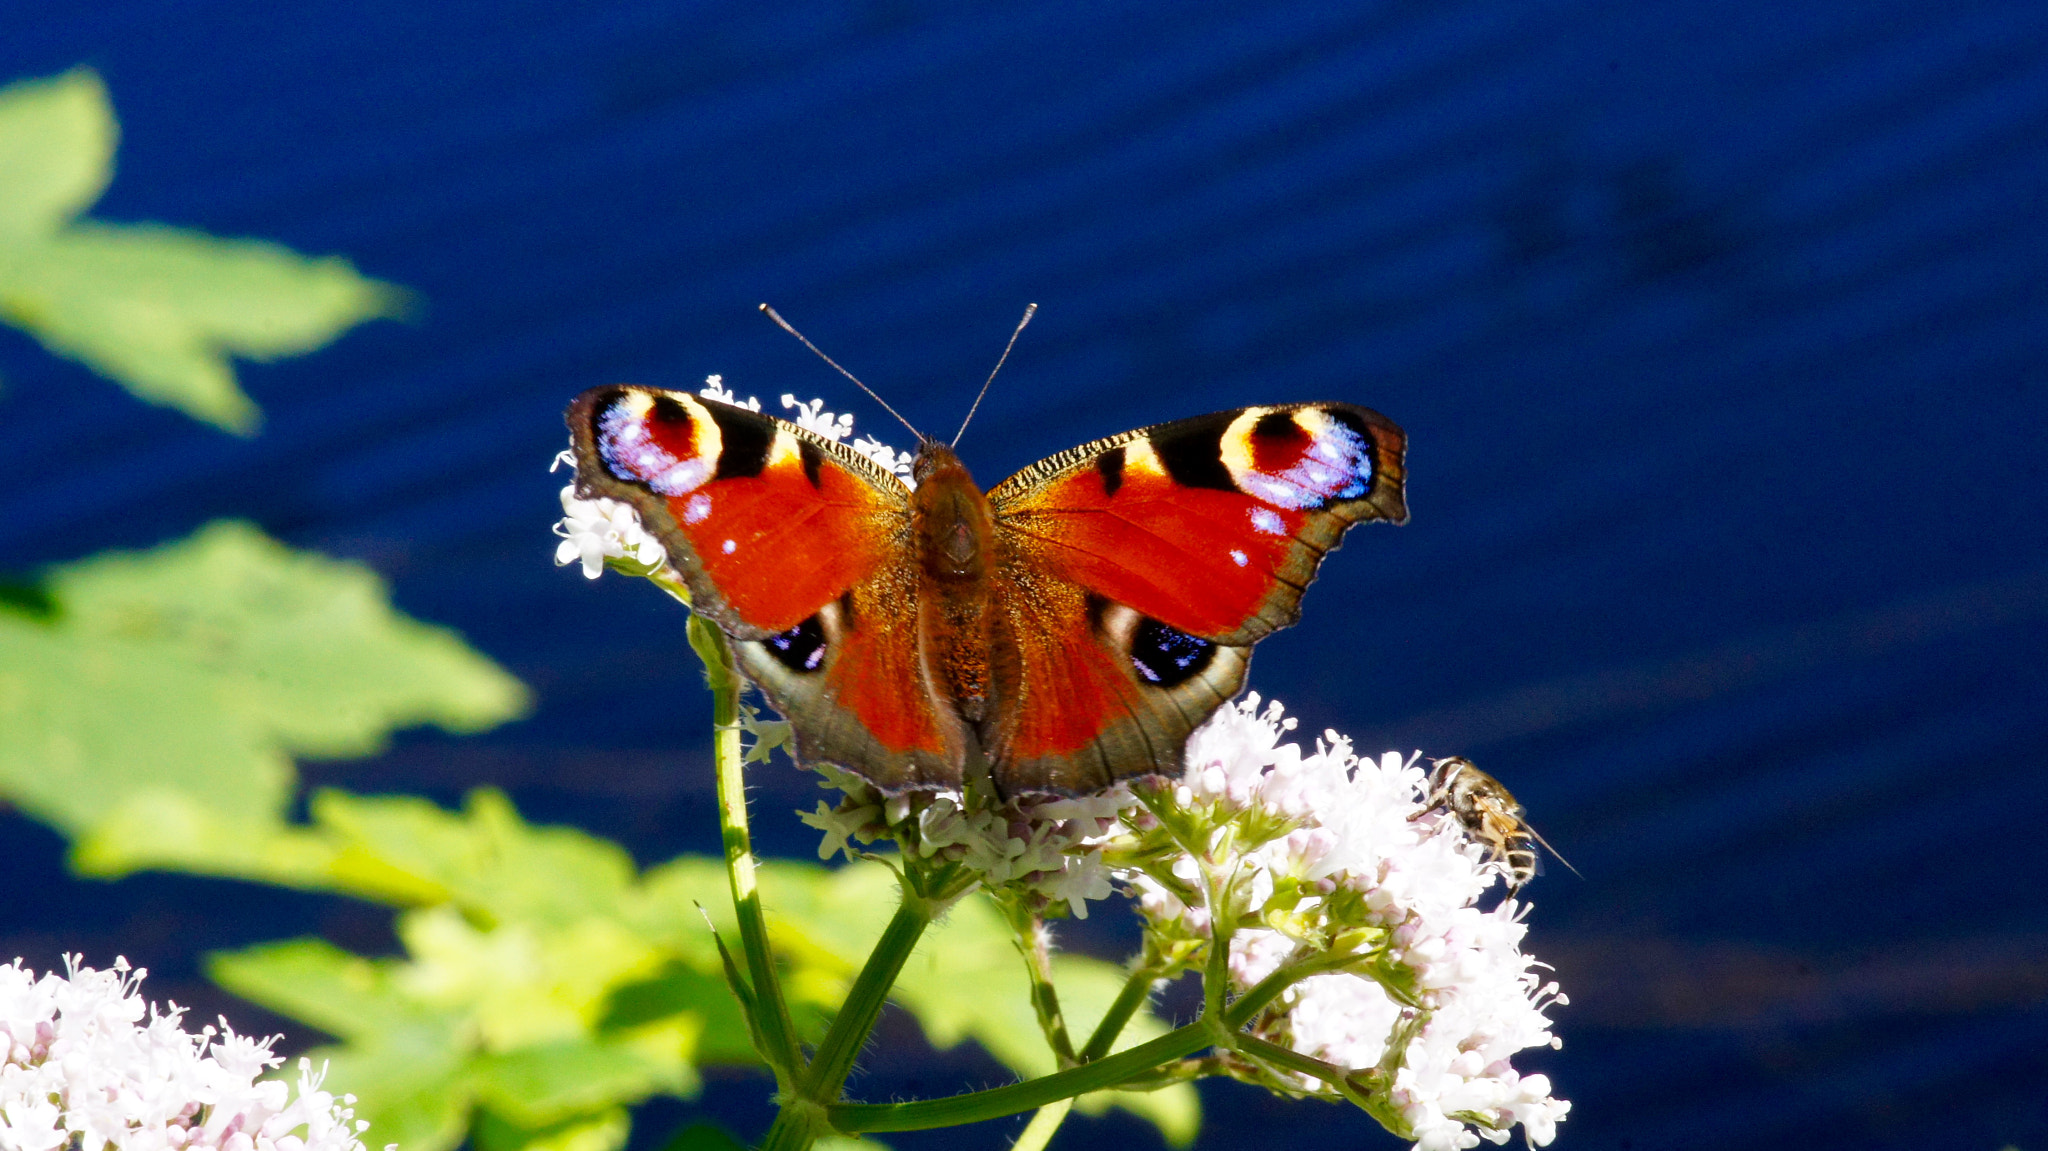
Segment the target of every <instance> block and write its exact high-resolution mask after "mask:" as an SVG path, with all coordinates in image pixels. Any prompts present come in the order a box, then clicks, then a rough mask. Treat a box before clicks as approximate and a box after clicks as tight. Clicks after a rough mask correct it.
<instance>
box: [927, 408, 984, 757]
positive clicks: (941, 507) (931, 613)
mask: <svg viewBox="0 0 2048 1151" xmlns="http://www.w3.org/2000/svg"><path fill="white" fill-rule="evenodd" d="M916 470H917V474H918V475H919V476H920V477H921V478H920V479H919V481H918V485H917V490H916V491H915V492H913V493H911V498H910V516H911V534H912V538H914V539H915V540H916V545H917V562H918V573H919V579H918V600H919V603H918V638H919V646H920V648H921V649H922V650H923V652H924V655H925V659H926V661H927V665H928V666H929V667H930V668H931V670H932V672H933V673H935V675H936V678H937V679H938V681H939V682H938V683H937V684H936V685H935V686H936V687H938V688H939V689H940V692H941V694H943V695H944V696H945V697H946V698H947V699H949V700H950V701H951V702H952V704H953V705H954V707H955V708H956V709H957V710H958V711H959V712H960V715H961V717H962V718H964V719H966V720H967V721H969V722H975V721H978V720H980V719H981V717H982V712H983V709H984V704H985V703H986V701H987V699H988V691H989V662H988V656H989V626H990V605H989V573H990V570H991V568H992V567H993V565H994V563H995V517H994V515H993V514H992V513H991V512H990V511H989V506H988V497H987V496H985V495H983V494H982V491H981V488H980V487H979V486H978V485H977V484H976V483H975V482H974V477H973V476H971V475H969V474H968V472H967V468H966V466H965V465H963V464H961V462H960V460H959V458H958V457H957V456H955V455H954V454H953V452H952V450H951V449H950V448H947V447H946V446H944V445H943V444H939V443H936V442H932V441H927V442H926V443H925V444H924V445H923V446H922V447H920V448H919V450H918V462H917V466H916Z"/></svg>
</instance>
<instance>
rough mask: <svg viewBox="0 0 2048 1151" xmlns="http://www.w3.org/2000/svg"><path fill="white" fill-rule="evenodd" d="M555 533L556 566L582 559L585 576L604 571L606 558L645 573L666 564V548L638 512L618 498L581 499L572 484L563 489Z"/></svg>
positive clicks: (659, 568)
mask: <svg viewBox="0 0 2048 1151" xmlns="http://www.w3.org/2000/svg"><path fill="white" fill-rule="evenodd" d="M562 454H563V455H565V456H566V455H568V453H567V452H564V453H562ZM558 459H559V457H558ZM572 466H573V465H572ZM555 534H556V535H558V536H560V537H561V538H562V542H561V543H559V544H556V545H555V566H557V567H564V566H567V565H569V564H572V563H578V562H581V563H582V565H583V575H584V578H586V579H596V578H597V577H598V576H601V575H603V574H604V566H605V561H606V560H619V561H621V562H623V563H626V564H630V565H632V566H633V567H635V568H640V569H645V570H646V572H648V573H652V572H656V571H659V570H661V569H662V568H663V567H665V566H667V564H668V551H667V550H666V549H664V548H663V547H662V546H661V543H660V542H659V541H657V540H656V539H655V538H654V537H653V536H651V535H648V534H647V531H646V529H644V528H642V527H641V526H640V516H639V513H637V512H635V511H634V510H633V509H632V508H630V507H628V506H626V505H625V504H622V503H620V502H619V501H617V500H612V499H605V498H603V497H601V496H600V497H599V498H597V499H594V500H586V499H583V498H582V497H580V496H578V495H577V494H576V486H575V485H574V484H571V485H569V486H567V487H565V488H563V489H562V518H561V519H560V520H559V521H557V522H556V524H555Z"/></svg>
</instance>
